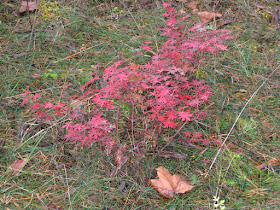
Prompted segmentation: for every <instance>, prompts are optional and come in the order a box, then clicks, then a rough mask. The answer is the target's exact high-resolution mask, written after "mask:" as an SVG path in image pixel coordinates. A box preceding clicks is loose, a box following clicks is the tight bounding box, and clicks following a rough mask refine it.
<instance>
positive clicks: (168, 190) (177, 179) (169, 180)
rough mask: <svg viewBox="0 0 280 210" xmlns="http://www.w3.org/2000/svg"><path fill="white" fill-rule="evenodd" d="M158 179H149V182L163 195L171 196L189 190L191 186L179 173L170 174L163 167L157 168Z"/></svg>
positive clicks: (165, 196)
mask: <svg viewBox="0 0 280 210" xmlns="http://www.w3.org/2000/svg"><path fill="white" fill-rule="evenodd" d="M156 170H157V174H158V179H151V180H150V184H151V185H152V186H153V187H154V188H155V189H156V190H157V191H158V192H159V193H160V194H161V195H162V196H163V197H164V198H173V197H174V195H175V194H178V193H185V192H187V191H190V190H191V189H192V188H193V186H192V185H189V184H188V182H187V180H186V179H185V178H184V177H183V176H180V175H177V174H175V175H171V174H170V173H169V171H168V170H167V169H166V168H164V167H161V166H160V167H158V168H157V169H156Z"/></svg>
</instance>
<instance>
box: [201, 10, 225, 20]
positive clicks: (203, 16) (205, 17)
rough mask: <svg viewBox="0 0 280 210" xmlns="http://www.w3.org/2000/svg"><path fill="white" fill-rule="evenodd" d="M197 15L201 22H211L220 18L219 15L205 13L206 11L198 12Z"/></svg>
mask: <svg viewBox="0 0 280 210" xmlns="http://www.w3.org/2000/svg"><path fill="white" fill-rule="evenodd" d="M197 15H198V16H199V17H200V18H201V20H203V21H207V20H212V19H214V18H217V17H222V14H221V13H217V12H207V11H203V12H198V13H197Z"/></svg>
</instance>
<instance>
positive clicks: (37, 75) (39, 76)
mask: <svg viewBox="0 0 280 210" xmlns="http://www.w3.org/2000/svg"><path fill="white" fill-rule="evenodd" d="M33 77H34V78H35V79H41V78H42V77H43V75H42V74H33Z"/></svg>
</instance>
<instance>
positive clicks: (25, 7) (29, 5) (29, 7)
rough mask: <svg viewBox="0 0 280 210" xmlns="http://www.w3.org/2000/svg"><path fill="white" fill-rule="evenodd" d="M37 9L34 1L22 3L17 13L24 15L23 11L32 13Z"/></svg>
mask: <svg viewBox="0 0 280 210" xmlns="http://www.w3.org/2000/svg"><path fill="white" fill-rule="evenodd" d="M37 9H38V5H37V2H35V1H22V2H21V5H20V8H19V10H18V12H19V13H24V12H25V11H34V10H37Z"/></svg>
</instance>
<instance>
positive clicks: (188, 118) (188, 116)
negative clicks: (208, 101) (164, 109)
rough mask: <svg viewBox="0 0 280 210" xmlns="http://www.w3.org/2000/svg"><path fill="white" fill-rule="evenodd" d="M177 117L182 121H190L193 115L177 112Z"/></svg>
mask: <svg viewBox="0 0 280 210" xmlns="http://www.w3.org/2000/svg"><path fill="white" fill-rule="evenodd" d="M178 114H179V117H180V118H181V119H182V121H185V120H186V121H190V120H191V118H192V116H193V114H191V113H189V112H178Z"/></svg>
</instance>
